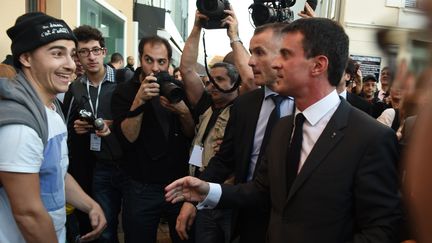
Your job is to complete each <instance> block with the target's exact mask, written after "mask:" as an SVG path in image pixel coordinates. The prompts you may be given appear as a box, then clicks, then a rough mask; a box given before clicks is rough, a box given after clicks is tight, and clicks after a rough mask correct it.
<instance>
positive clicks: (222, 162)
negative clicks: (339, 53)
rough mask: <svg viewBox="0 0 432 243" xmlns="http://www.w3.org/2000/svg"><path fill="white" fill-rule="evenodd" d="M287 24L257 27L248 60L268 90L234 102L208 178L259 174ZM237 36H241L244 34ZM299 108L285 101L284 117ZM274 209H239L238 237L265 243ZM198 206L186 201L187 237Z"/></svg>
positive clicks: (240, 51)
mask: <svg viewBox="0 0 432 243" xmlns="http://www.w3.org/2000/svg"><path fill="white" fill-rule="evenodd" d="M285 25H286V24H281V23H274V24H269V25H265V26H260V27H258V28H257V29H256V30H255V33H254V36H253V37H252V39H251V41H250V45H249V48H250V53H251V57H250V59H249V63H248V64H249V66H250V67H251V69H252V70H250V71H251V73H252V75H253V76H254V77H253V78H254V81H255V84H256V85H259V86H262V88H261V89H256V90H254V91H250V92H248V93H246V94H242V95H240V96H239V97H238V98H237V100H236V101H235V102H234V104H233V106H232V108H231V112H230V119H229V121H228V124H227V127H226V130H225V136H224V139H223V142H222V144H221V147H220V149H219V153H217V154H216V155H215V156H214V157H213V158H212V159H211V160H210V161H209V164H208V166H207V167H206V169H205V170H204V171H203V172H202V174H201V178H203V179H204V180H207V181H212V182H217V183H223V182H224V181H225V180H227V179H228V178H229V177H230V176H232V175H234V177H235V181H234V183H235V184H238V183H244V182H247V181H249V180H251V179H252V178H253V176H254V171H255V168H258V165H257V163H258V161H259V159H258V158H259V157H260V155H261V153H260V152H261V151H262V150H263V149H262V148H263V146H262V144H263V143H264V142H263V140H264V138H265V135H264V134H265V133H266V132H267V127H268V126H267V124H268V120H269V115H270V113H271V112H272V110H273V109H274V107H275V104H274V102H273V100H272V99H271V97H270V96H272V95H275V94H276V93H275V92H274V91H272V86H273V85H274V83H275V79H276V71H275V70H273V69H272V68H271V62H272V61H273V59H274V58H275V57H276V55H277V49H276V48H275V46H276V45H277V44H279V43H280V30H281V29H282V27H284V26H285ZM232 38H233V39H238V36H233V37H232ZM269 40H271V41H269ZM231 46H232V47H233V52H234V55H235V56H236V57H240V58H235V60H239V59H244V58H245V57H244V55H245V53H244V52H245V50H244V47H243V46H242V43H241V42H238V41H234V42H232V43H231ZM236 66H238V65H237V64H236ZM240 73H242V72H240ZM243 73H245V72H243ZM242 79H243V80H248V78H247V77H245V76H242ZM293 106H294V105H293V101H292V99H285V100H284V101H283V102H282V103H281V106H280V111H281V112H280V114H281V116H284V115H288V114H291V113H292V111H293ZM268 133H269V132H268ZM191 208H192V209H191ZM269 208H270V207H269V206H268V207H263V208H261V209H260V210H256V209H254V210H238V211H236V212H235V215H234V216H233V218H234V219H233V223H232V225H233V227H234V229H233V230H234V235H239V236H240V242H245V243H246V242H247V243H254V242H256V243H260V242H263V241H264V240H265V236H266V231H267V226H268V218H269ZM195 210H196V209H195V207H194V206H191V205H190V204H184V205H183V208H182V211H181V213H180V214H179V217H178V218H177V227H176V229H177V231H178V232H179V234H180V235H181V236H187V231H186V228H187V227H188V226H190V225H191V224H192V222H193V220H194V214H195Z"/></svg>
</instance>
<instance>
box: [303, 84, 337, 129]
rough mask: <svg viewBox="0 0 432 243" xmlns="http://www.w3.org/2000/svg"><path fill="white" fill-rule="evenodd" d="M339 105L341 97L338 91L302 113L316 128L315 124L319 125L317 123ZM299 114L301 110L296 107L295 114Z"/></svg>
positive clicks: (334, 91)
mask: <svg viewBox="0 0 432 243" xmlns="http://www.w3.org/2000/svg"><path fill="white" fill-rule="evenodd" d="M339 103H340V98H339V95H338V94H337V92H336V90H333V91H332V92H331V93H330V94H328V95H327V96H326V97H324V98H322V99H321V100H319V101H318V102H316V103H315V104H313V105H311V106H309V107H308V108H306V109H305V110H304V111H303V112H302V113H303V115H304V116H305V118H306V120H307V121H308V122H309V123H310V124H311V125H312V126H315V124H317V122H318V121H319V120H321V118H323V117H324V116H325V115H326V114H327V113H328V112H329V111H330V110H332V109H333V108H334V107H335V106H337V105H339ZM298 113H300V110H299V109H298V108H297V107H296V111H295V114H296V115H297V114H298Z"/></svg>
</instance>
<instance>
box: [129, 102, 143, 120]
mask: <svg viewBox="0 0 432 243" xmlns="http://www.w3.org/2000/svg"><path fill="white" fill-rule="evenodd" d="M144 105H145V102H143V103H142V104H141V105H140V106H138V107H137V108H135V109H134V110H132V111H131V110H130V111H129V112H128V114H127V116H126V117H127V118H131V117H136V116H138V115H140V114H141V113H143V112H144Z"/></svg>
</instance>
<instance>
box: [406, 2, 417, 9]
mask: <svg viewBox="0 0 432 243" xmlns="http://www.w3.org/2000/svg"><path fill="white" fill-rule="evenodd" d="M405 7H406V8H417V7H418V6H417V0H405Z"/></svg>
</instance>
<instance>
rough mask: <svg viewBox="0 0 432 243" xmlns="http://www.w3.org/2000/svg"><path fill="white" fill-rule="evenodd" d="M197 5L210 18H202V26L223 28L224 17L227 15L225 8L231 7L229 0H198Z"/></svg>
mask: <svg viewBox="0 0 432 243" xmlns="http://www.w3.org/2000/svg"><path fill="white" fill-rule="evenodd" d="M196 6H197V8H198V11H200V13H202V14H204V15H205V16H207V17H208V18H209V19H208V20H201V26H202V27H203V28H205V29H222V28H227V26H224V27H222V26H221V25H222V19H223V18H225V17H226V16H227V14H225V12H224V10H227V9H229V8H230V3H229V1H228V0H197V2H196Z"/></svg>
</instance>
